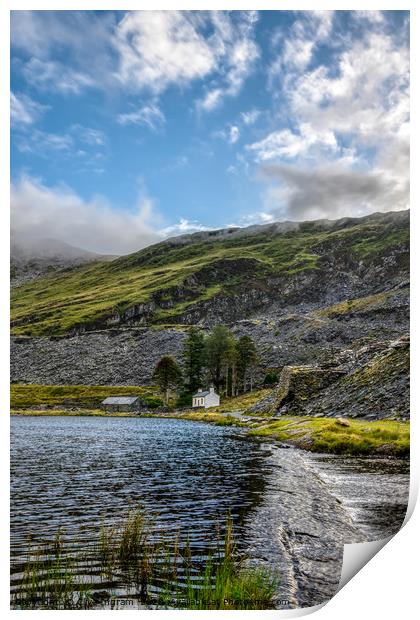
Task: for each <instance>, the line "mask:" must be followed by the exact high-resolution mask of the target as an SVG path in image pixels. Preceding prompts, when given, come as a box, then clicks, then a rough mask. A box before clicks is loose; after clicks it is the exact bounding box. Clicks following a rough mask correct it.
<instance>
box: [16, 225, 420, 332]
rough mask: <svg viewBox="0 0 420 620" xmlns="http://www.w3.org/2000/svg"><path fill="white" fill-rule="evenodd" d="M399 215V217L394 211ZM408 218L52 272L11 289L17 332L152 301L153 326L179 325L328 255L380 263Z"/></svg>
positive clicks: (167, 250) (89, 319)
mask: <svg viewBox="0 0 420 620" xmlns="http://www.w3.org/2000/svg"><path fill="white" fill-rule="evenodd" d="M394 215H397V214H394ZM408 234H409V233H408V217H400V216H398V217H397V218H396V220H395V221H393V220H392V219H391V220H390V218H389V217H386V216H383V217H378V216H377V217H374V218H363V219H361V220H353V221H352V222H350V223H346V224H337V225H335V226H332V227H330V228H326V227H325V226H322V225H321V224H317V223H316V222H315V223H307V224H304V225H301V226H300V228H299V230H297V231H293V232H285V233H281V234H279V233H276V232H275V231H274V229H273V230H272V231H270V230H268V231H264V233H260V234H258V233H257V234H254V235H252V236H242V237H235V236H234V235H233V236H232V238H229V236H225V237H223V238H220V237H217V235H215V237H214V239H213V238H212V237H211V236H210V237H209V239H208V240H206V241H203V240H202V239H201V238H200V237H199V236H198V237H194V236H192V237H191V238H190V239H189V241H188V242H186V243H181V244H180V243H176V242H163V243H159V244H157V245H154V246H151V247H149V248H146V249H144V250H142V251H140V252H136V253H134V254H131V255H129V256H125V257H121V258H119V259H117V260H114V261H112V262H104V263H95V264H93V265H92V264H91V265H84V266H81V267H77V268H73V269H70V270H66V271H61V272H58V273H52V274H49V275H47V276H45V277H43V278H39V279H37V280H35V281H32V282H30V283H28V284H26V285H23V286H20V287H18V288H16V289H14V290H13V291H12V312H11V314H12V331H13V333H15V334H27V335H49V334H58V333H65V332H68V331H69V330H71V329H73V328H77V327H80V326H84V327H86V328H88V329H89V328H94V327H97V326H103V325H105V324H106V323H107V320H108V319H112V317H113V315H115V313H118V314H119V315H121V314H122V313H124V312H125V311H127V310H129V309H130V308H132V307H133V306H135V305H136V304H144V303H149V302H151V301H152V302H153V316H152V317H151V319H150V322H152V323H169V324H170V323H176V322H177V318H178V317H179V316H180V315H181V314H182V312H184V311H185V310H186V309H188V308H189V307H191V306H194V305H195V304H197V303H198V302H202V301H203V300H208V299H211V298H214V297H215V296H218V295H219V296H220V295H227V296H228V295H234V294H235V293H236V292H237V291H240V290H244V289H245V288H246V287H253V288H257V289H258V288H259V289H261V290H264V287H266V286H267V284H266V283H267V280H268V279H269V278H273V277H280V278H284V279H285V280H287V279H288V278H293V277H294V276H296V274H300V273H302V272H308V271H313V270H319V269H320V265H321V263H320V260H321V258H322V257H323V256H329V255H330V254H334V255H335V256H338V257H340V258H343V257H344V259H345V260H347V259H348V260H350V261H353V262H354V261H363V262H364V263H365V264H367V263H369V261H370V260H375V259H377V257H378V256H381V254H384V253H385V254H386V253H387V252H390V251H392V250H393V249H395V248H398V247H400V246H402V245H404V244H406V243H408Z"/></svg>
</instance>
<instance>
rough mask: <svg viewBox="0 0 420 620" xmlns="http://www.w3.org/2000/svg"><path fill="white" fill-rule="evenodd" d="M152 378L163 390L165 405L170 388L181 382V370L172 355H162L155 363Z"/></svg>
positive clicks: (174, 387)
mask: <svg viewBox="0 0 420 620" xmlns="http://www.w3.org/2000/svg"><path fill="white" fill-rule="evenodd" d="M153 379H154V381H156V383H157V384H158V386H159V387H160V389H161V391H162V392H163V394H164V400H165V404H166V405H167V404H168V401H169V392H170V390H171V389H176V388H177V387H178V386H179V385H180V384H181V382H182V371H181V369H180V367H179V366H178V364H177V363H176V361H175V360H174V358H173V357H170V356H169V355H164V356H163V357H162V358H161V359H160V360H159V361H158V363H157V364H156V367H155V370H154V372H153Z"/></svg>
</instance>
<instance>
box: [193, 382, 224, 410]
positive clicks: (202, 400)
mask: <svg viewBox="0 0 420 620" xmlns="http://www.w3.org/2000/svg"><path fill="white" fill-rule="evenodd" d="M218 405H220V396H219V394H216V392H215V391H214V388H213V387H211V388H209V389H208V390H207V391H204V392H203V390H202V389H201V388H200V389H199V391H198V392H197V394H194V395H193V407H204V408H205V409H207V408H208V407H217V406H218Z"/></svg>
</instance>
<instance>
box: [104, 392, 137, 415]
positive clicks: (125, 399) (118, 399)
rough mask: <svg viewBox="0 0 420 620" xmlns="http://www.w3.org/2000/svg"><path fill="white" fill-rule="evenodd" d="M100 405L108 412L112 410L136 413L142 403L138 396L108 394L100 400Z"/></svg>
mask: <svg viewBox="0 0 420 620" xmlns="http://www.w3.org/2000/svg"><path fill="white" fill-rule="evenodd" d="M102 406H103V408H104V410H105V411H108V412H109V413H111V412H114V411H125V412H133V413H138V412H139V411H140V409H141V408H142V406H144V403H143V401H142V400H141V399H140V398H139V397H138V396H108V398H105V400H103V401H102Z"/></svg>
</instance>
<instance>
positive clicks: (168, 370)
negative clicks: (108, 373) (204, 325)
mask: <svg viewBox="0 0 420 620" xmlns="http://www.w3.org/2000/svg"><path fill="white" fill-rule="evenodd" d="M182 360H183V363H182V367H181V366H180V365H179V364H177V362H176V361H175V359H174V358H173V357H171V356H169V355H164V356H163V357H162V358H161V359H160V360H159V362H158V363H157V364H156V367H155V370H154V373H153V379H154V381H156V383H157V385H158V386H159V387H160V389H161V390H162V392H163V393H164V394H165V403H166V404H167V403H168V399H169V393H170V391H171V390H177V391H179V392H180V398H179V404H180V405H182V404H189V403H190V399H191V395H192V394H194V393H195V392H196V391H197V390H198V389H199V388H200V387H205V386H206V385H208V384H210V383H211V384H213V385H214V387H215V389H216V392H218V393H219V394H224V395H226V396H237V395H238V394H241V393H243V392H247V391H249V390H252V389H253V386H254V383H255V374H256V370H257V365H258V356H257V351H256V347H255V344H254V341H253V340H252V338H251V337H250V336H241V337H240V338H236V337H235V336H234V334H233V333H232V332H231V331H230V330H229V329H228V328H227V327H226V326H225V325H216V326H214V327H213V329H212V330H211V331H210V332H209V333H208V334H205V333H204V332H203V331H201V330H200V329H198V328H197V327H192V328H191V329H190V330H189V332H188V336H187V338H186V340H185V342H184V347H183V351H182Z"/></svg>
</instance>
